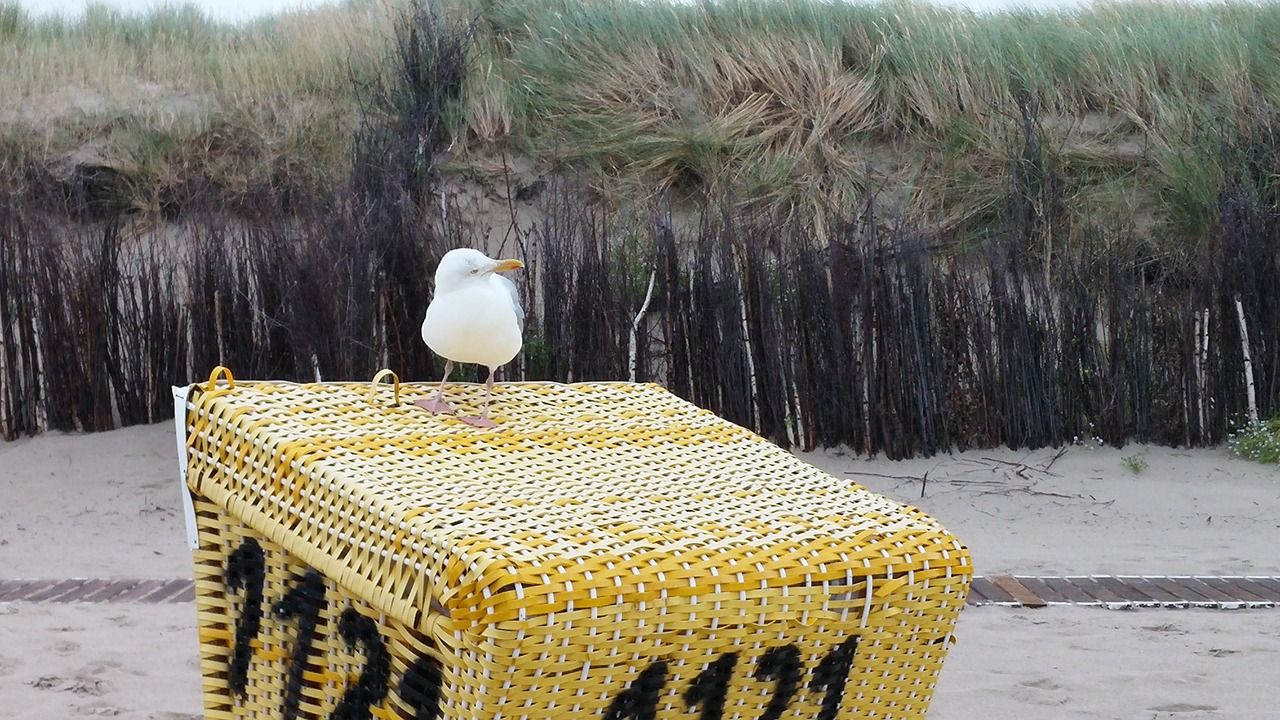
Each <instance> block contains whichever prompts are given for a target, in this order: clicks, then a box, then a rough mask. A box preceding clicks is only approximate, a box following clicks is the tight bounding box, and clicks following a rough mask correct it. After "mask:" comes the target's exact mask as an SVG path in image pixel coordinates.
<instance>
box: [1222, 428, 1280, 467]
mask: <svg viewBox="0 0 1280 720" xmlns="http://www.w3.org/2000/svg"><path fill="white" fill-rule="evenodd" d="M1227 447H1229V448H1230V449H1231V452H1232V453H1235V454H1236V455H1237V456H1239V457H1242V458H1245V459H1247V460H1257V461H1258V462H1260V463H1280V417H1275V418H1272V419H1270V420H1266V421H1263V422H1256V423H1250V424H1248V425H1246V426H1245V427H1243V428H1241V429H1240V430H1237V431H1235V432H1233V433H1231V437H1230V438H1229V439H1228V440H1227Z"/></svg>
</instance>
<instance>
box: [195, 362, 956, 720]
mask: <svg viewBox="0 0 1280 720" xmlns="http://www.w3.org/2000/svg"><path fill="white" fill-rule="evenodd" d="M433 390H434V388H433V387H432V386H429V385H423V386H415V385H404V386H397V388H395V389H393V388H392V387H391V386H379V387H378V388H377V389H376V391H373V392H371V388H370V386H369V385H368V384H364V383H326V384H309V385H294V384H288V383H279V382H261V383H251V382H234V384H227V383H223V384H221V385H219V386H217V387H215V388H212V389H211V388H210V386H204V385H201V386H197V387H193V390H192V393H191V395H190V406H189V407H190V411H189V413H188V433H189V435H188V437H189V440H188V464H189V474H188V483H189V485H190V487H191V489H192V491H193V493H194V494H195V495H196V496H197V497H198V498H199V499H200V507H201V508H202V512H201V517H202V520H201V523H202V527H201V543H202V547H203V548H204V549H202V551H201V552H202V553H203V556H202V557H203V560H202V561H199V562H198V563H197V596H198V598H199V599H200V602H201V603H202V605H201V608H202V612H204V611H205V610H207V609H208V608H209V607H215V610H212V611H210V612H217V613H223V614H225V613H226V612H227V610H226V607H227V605H228V603H229V602H230V601H228V600H226V599H225V598H226V597H228V593H231V594H232V596H233V595H234V593H235V592H236V591H237V590H238V589H240V588H242V587H243V586H244V583H243V582H240V584H229V580H228V577H229V576H227V575H225V573H226V568H227V567H229V566H228V563H229V562H230V557H231V554H232V553H234V552H235V548H237V547H239V545H241V544H243V543H244V539H245V538H250V537H251V538H254V539H255V542H260V543H261V544H262V546H263V547H266V548H278V550H276V549H272V550H270V551H268V555H269V556H270V557H277V556H278V557H280V558H288V560H279V561H278V565H277V567H278V571H277V572H276V575H278V576H279V577H277V578H275V579H274V580H272V579H271V577H274V576H271V572H270V571H268V575H269V578H268V582H267V587H268V591H267V592H268V594H271V593H273V592H274V593H277V594H280V597H283V594H282V593H284V592H285V590H283V589H282V588H286V587H290V584H291V583H292V586H295V587H296V586H298V584H299V582H301V580H299V578H303V577H304V576H305V573H306V572H307V570H308V569H312V570H314V571H318V577H319V578H320V579H322V581H323V582H324V583H325V586H326V588H328V589H327V590H326V597H328V596H330V595H332V596H334V597H341V598H342V600H341V601H340V602H341V603H349V604H354V606H357V607H358V612H359V613H360V614H362V615H365V616H369V617H371V618H376V619H377V621H378V623H379V627H382V628H384V629H385V628H394V630H392V631H389V632H391V634H392V635H394V636H395V638H393V640H394V641H395V642H399V643H402V644H403V642H406V641H404V640H403V639H402V638H403V637H410V636H411V637H412V638H413V642H412V643H411V644H416V645H417V646H418V647H417V650H416V651H415V652H416V653H417V654H415V655H412V657H420V654H421V653H422V652H428V651H429V653H431V654H432V655H433V657H436V658H438V659H439V661H440V663H441V667H442V668H443V670H442V672H443V673H444V676H445V679H444V681H443V687H444V688H445V689H444V690H443V695H442V699H441V701H440V702H441V703H442V705H441V707H443V708H445V711H444V713H445V714H444V716H446V717H496V716H502V717H577V716H583V717H585V716H587V715H593V716H594V715H598V714H600V713H605V715H606V717H632V716H636V717H638V715H637V713H639V714H640V715H643V714H644V713H643V710H644V708H645V707H647V705H646V704H647V703H650V702H658V701H657V700H655V699H654V698H663V700H662V701H661V702H662V703H665V704H659V705H657V706H656V707H657V708H659V709H661V708H663V707H668V708H675V709H676V711H678V712H680V713H683V712H685V710H684V708H685V705H686V704H688V701H689V700H690V699H692V700H693V701H694V702H693V703H692V704H693V705H698V704H699V703H700V702H702V701H699V700H698V697H695V696H699V693H703V694H707V693H710V695H709V697H710V696H715V697H716V698H720V700H724V702H727V703H728V705H727V706H726V708H727V707H731V706H732V707H736V708H741V712H739V711H738V710H735V711H734V712H732V713H731V712H729V710H727V709H726V710H725V712H726V713H727V714H728V715H727V716H730V717H732V716H735V713H736V714H737V715H738V716H741V717H780V716H782V714H783V711H784V710H785V714H786V716H788V717H790V716H796V717H836V715H834V714H831V715H828V714H827V712H826V710H825V708H827V706H828V705H830V704H831V703H832V702H834V705H830V712H831V713H835V712H836V711H837V710H838V711H839V713H840V715H839V716H840V717H844V716H845V713H846V712H853V711H854V710H856V711H857V712H863V713H866V712H872V711H874V712H875V713H877V714H876V715H875V716H877V717H923V713H924V711H925V708H927V704H928V698H929V696H930V695H931V694H932V687H933V681H934V678H935V677H936V674H937V672H938V670H939V669H940V667H941V662H942V658H943V656H944V655H945V651H946V646H947V643H948V642H949V639H950V631H951V629H952V628H953V627H954V624H955V619H956V615H957V613H958V612H959V610H960V608H961V606H962V605H963V602H964V596H965V593H966V590H967V586H968V582H969V577H970V574H971V568H970V566H969V562H968V551H967V550H966V549H965V548H964V547H963V545H961V544H960V543H959V542H958V541H957V540H956V538H955V537H954V536H952V535H950V534H949V533H947V532H946V531H945V530H944V529H943V528H942V527H940V526H939V525H938V524H937V523H936V522H935V521H934V520H933V519H932V518H930V517H928V516H927V515H924V514H923V513H921V512H920V511H918V510H916V509H914V508H911V507H907V506H903V505H900V504H897V503H894V502H892V501H890V500H888V499H886V498H883V497H881V496H878V495H875V494H873V493H870V492H868V491H866V490H865V489H863V488H862V487H860V486H858V485H857V484H855V483H852V482H850V481H848V480H845V479H839V478H834V477H831V476H829V475H827V474H825V473H823V472H821V471H819V470H817V469H815V468H813V467H811V466H809V465H807V464H805V463H803V462H801V461H800V460H798V459H797V458H795V457H794V456H792V455H791V454H790V453H787V452H786V451H784V450H781V449H780V448H778V447H776V446H774V445H772V444H770V443H768V442H766V441H764V440H762V439H761V438H759V437H757V436H755V435H753V434H752V433H750V432H748V431H746V430H744V429H742V428H740V427H738V426H736V425H733V424H731V423H728V422H725V421H724V420H721V419H719V418H717V417H716V416H715V415H713V414H711V413H709V412H706V411H704V410H701V409H699V408H697V407H695V406H693V405H691V404H689V403H686V402H684V401H683V400H680V399H679V398H677V397H675V396H674V395H671V394H670V393H667V392H666V391H664V390H662V389H661V388H659V387H657V386H653V385H633V384H614V383H605V384H580V385H557V384H545V383H514V384H504V385H499V386H498V387H497V388H496V390H495V394H494V404H493V407H492V415H493V417H494V419H495V420H497V421H498V422H499V423H500V425H499V427H498V428H496V429H494V430H478V429H476V428H474V427H471V426H468V425H465V424H463V423H461V422H459V421H457V420H456V419H454V418H452V417H447V416H446V417H440V416H432V415H430V414H428V413H426V412H424V411H422V410H421V409H419V408H417V407H414V406H412V405H410V403H411V402H412V401H414V400H416V399H418V398H421V397H423V396H425V395H426V394H428V393H429V392H431V391H433ZM449 393H450V398H449V399H450V401H452V402H454V403H455V405H457V406H459V409H460V410H467V409H468V408H470V407H474V406H475V405H476V404H477V403H478V402H479V400H480V399H481V397H482V393H483V387H482V386H477V385H460V384H451V385H450V386H449ZM206 498H207V502H206V500H205V499H206ZM206 546H207V547H206ZM201 562H203V564H204V567H205V570H204V571H201V569H200V568H201ZM268 565H271V563H270V562H269V563H268ZM202 572H203V580H202V576H201V573H202ZM318 581H319V580H318ZM219 597H222V598H224V599H223V600H218V598H219ZM276 602H280V600H279V599H277V600H276ZM326 602H328V603H329V604H332V603H331V602H330V601H326ZM210 603H212V604H210ZM219 603H221V606H222V607H221V609H217V607H216V606H218V605H219ZM326 607H329V605H326ZM325 612H329V611H328V610H326V611H325ZM334 612H337V610H334ZM324 617H325V618H328V619H323V618H322V620H321V626H322V630H321V631H320V632H324V630H323V628H328V633H329V635H328V637H329V638H330V639H329V640H328V642H331V643H332V644H333V645H334V651H335V652H338V651H339V648H338V647H337V646H339V645H341V646H342V647H343V648H347V647H348V646H349V644H350V643H349V642H348V641H346V640H344V639H343V638H342V637H340V633H334V632H333V628H334V622H335V621H334V620H333V618H331V617H329V616H328V615H325V616H324ZM335 617H336V616H335ZM269 620H270V618H268V620H264V621H263V623H264V627H265V626H266V624H268V621H269ZM206 625H207V626H208V627H210V628H213V627H224V628H225V627H226V626H227V622H225V621H217V622H215V621H214V620H212V619H210V620H209V622H208V623H206V622H205V620H204V619H203V618H202V628H203V627H205V626H206ZM223 632H224V634H225V630H224V631H223ZM291 632H296V630H294V631H291ZM214 634H215V635H216V634H217V633H214ZM335 638H336V639H335ZM208 640H209V641H210V642H212V641H214V640H216V638H212V637H211V638H208ZM282 642H283V641H282ZM282 642H281V643H266V645H264V647H278V646H282ZM851 643H852V644H851ZM227 647H228V646H227V644H226V643H223V644H222V645H218V643H217V642H213V645H210V646H209V647H208V648H206V650H207V655H208V657H210V658H218V657H221V658H223V660H222V661H215V660H211V661H210V662H211V663H212V665H210V666H208V667H206V675H210V674H212V675H214V676H218V675H219V674H220V673H221V674H225V672H224V670H223V669H220V668H219V667H218V662H224V661H225V658H227V657H229V656H228V655H227V653H228V652H229V651H228V650H227ZM855 650H856V653H855ZM346 652H349V649H348V650H346ZM842 653H847V655H848V657H847V658H846V657H845V655H844V654H842ZM730 656H731V657H732V659H731V660H725V659H724V658H726V657H730ZM855 656H856V657H855ZM255 657H258V656H257V655H255ZM395 657H396V659H395V662H396V663H397V667H399V668H400V669H399V670H398V671H396V672H401V671H403V670H404V669H405V668H406V667H408V665H409V662H410V661H409V660H406V659H404V657H410V656H404V657H402V656H399V655H397V656H395ZM717 659H718V660H717ZM845 660H848V663H849V665H848V666H841V663H842V662H844V661H845ZM716 662H718V663H719V664H718V665H716V664H715V663H716ZM277 664H279V663H277ZM286 664H288V663H286ZM735 667H736V668H737V669H736V670H734V668H735ZM833 667H846V669H847V668H848V667H852V668H855V671H854V672H853V674H852V675H849V683H848V685H847V686H845V685H843V684H842V685H840V687H841V690H842V693H843V694H841V693H836V692H835V691H834V690H832V689H831V688H834V687H835V685H834V684H833V681H830V679H829V678H828V677H827V676H828V675H830V673H831V672H833V670H832V668H833ZM713 669H714V670H716V672H718V673H720V674H721V675H723V678H722V679H723V682H722V683H721V684H717V683H718V682H720V681H718V680H717V681H715V682H713V680H715V677H719V676H718V675H716V676H714V677H713V676H707V677H711V678H712V679H706V678H704V677H703V675H705V674H706V673H708V672H711V670H713ZM700 673H702V674H703V675H700ZM824 673H826V674H825V675H824ZM278 674H279V673H277V675H278ZM393 674H394V673H393ZM713 675H714V673H713ZM695 676H697V677H695ZM793 676H794V677H793ZM698 678H703V679H702V680H701V681H699V682H701V683H702V684H701V685H699V684H698V682H696V681H698ZM312 680H316V678H312ZM281 682H283V680H282V681H281ZM690 682H694V685H696V686H697V687H700V688H702V689H701V690H688V686H689V683H690ZM708 683H709V684H708ZM788 683H791V685H788ZM792 685H794V686H795V687H792ZM789 688H790V689H789ZM276 690H278V688H276ZM276 690H273V691H270V692H267V693H266V695H265V696H264V697H271V698H274V699H273V700H271V701H270V702H268V703H266V704H278V695H279V693H278V692H276ZM624 690H626V692H630V693H632V694H631V695H626V692H624ZM642 690H643V692H641V691H642ZM273 693H274V694H273ZM646 693H647V694H646ZM688 693H692V695H690V694H688ZM832 693H835V694H834V695H833V694H832ZM641 695H644V698H641ZM650 696H652V697H650ZM779 697H782V700H781V701H779V700H778V699H777V698H779ZM682 698H683V701H682ZM725 698H727V700H725ZM833 698H834V700H833ZM720 700H716V702H720ZM388 702H390V701H388ZM708 702H709V701H708ZM824 702H825V703H827V704H828V705H824ZM770 703H773V704H770ZM779 703H780V704H779ZM214 704H215V705H216V703H214ZM703 704H704V705H705V703H703ZM322 705H324V706H325V707H328V705H325V704H324V703H322ZM210 707H213V705H211V706H210ZM264 707H265V706H264ZM386 707H387V708H390V707H391V705H387V706H386ZM573 707H576V708H578V709H577V710H576V711H573V712H568V711H565V712H568V714H563V715H562V714H561V710H563V709H564V708H573ZM558 708H559V710H558ZM637 708H639V709H637ZM704 709H705V708H704ZM775 711H776V712H775ZM386 712H388V713H389V712H391V711H390V710H387V711H386ZM237 713H238V714H235V716H237V717H258V716H259V715H255V714H254V713H251V712H239V711H237ZM495 713H497V715H495ZM611 713H612V714H611ZM260 716H262V717H266V716H267V715H266V714H265V710H264V713H263V714H262V715H260ZM273 716H274V715H273ZM386 716H387V717H399V716H405V717H411V716H412V715H411V714H403V715H394V714H391V715H386ZM673 716H674V715H673ZM852 716H859V717H860V716H861V715H856V714H855V715H850V717H852ZM210 717H214V716H213V715H211V716H210Z"/></svg>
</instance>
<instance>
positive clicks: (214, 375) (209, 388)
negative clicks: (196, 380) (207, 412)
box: [205, 365, 236, 393]
mask: <svg viewBox="0 0 1280 720" xmlns="http://www.w3.org/2000/svg"><path fill="white" fill-rule="evenodd" d="M219 375H225V376H226V378H227V386H226V387H225V388H220V387H218V376H219ZM235 388H236V379H235V377H234V376H232V375H231V370H230V369H228V368H226V367H224V366H222V365H219V366H218V367H216V368H214V369H213V372H211V373H209V384H208V385H206V386H205V392H207V393H214V392H219V393H220V392H224V391H226V390H235Z"/></svg>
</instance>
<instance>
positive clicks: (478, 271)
mask: <svg viewBox="0 0 1280 720" xmlns="http://www.w3.org/2000/svg"><path fill="white" fill-rule="evenodd" d="M471 274H472V275H479V274H480V268H478V267H473V268H471Z"/></svg>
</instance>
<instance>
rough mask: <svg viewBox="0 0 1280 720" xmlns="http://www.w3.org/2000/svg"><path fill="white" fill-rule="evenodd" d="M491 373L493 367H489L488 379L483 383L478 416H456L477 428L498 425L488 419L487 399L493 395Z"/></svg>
mask: <svg viewBox="0 0 1280 720" xmlns="http://www.w3.org/2000/svg"><path fill="white" fill-rule="evenodd" d="M493 373H494V368H489V379H488V380H486V381H485V383H484V409H482V410H481V411H480V416H479V417H476V416H474V415H468V416H466V417H460V418H458V419H459V420H461V421H462V422H464V423H466V424H468V425H472V426H474V427H478V428H495V427H498V423H496V422H494V421H492V420H490V419H489V400H490V399H491V398H492V397H493Z"/></svg>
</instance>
